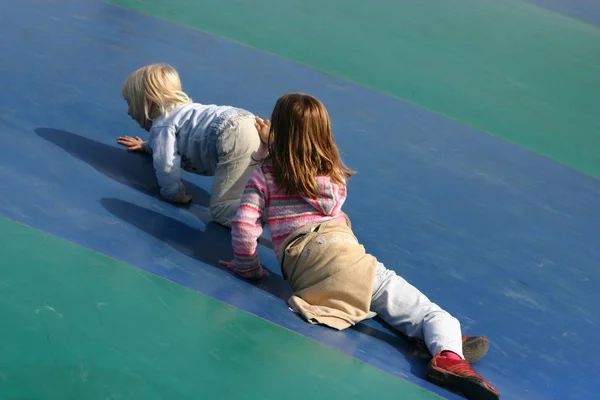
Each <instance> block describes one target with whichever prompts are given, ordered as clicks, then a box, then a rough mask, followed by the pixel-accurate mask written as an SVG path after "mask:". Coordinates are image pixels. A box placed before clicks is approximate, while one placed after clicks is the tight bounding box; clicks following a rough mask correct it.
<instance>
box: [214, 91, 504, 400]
mask: <svg viewBox="0 0 600 400" xmlns="http://www.w3.org/2000/svg"><path fill="white" fill-rule="evenodd" d="M271 119H272V122H269V121H260V120H257V128H258V129H259V130H261V132H262V134H264V135H266V134H267V133H268V134H269V143H270V146H269V154H268V156H267V157H266V158H265V159H264V161H263V162H262V163H261V164H260V166H259V167H257V168H256V169H255V170H254V171H253V173H252V174H251V176H250V179H249V181H248V183H247V185H246V189H245V191H244V195H243V196H242V199H241V204H240V207H239V208H238V211H237V214H236V216H235V218H234V219H233V224H232V245H233V252H234V260H233V261H229V262H224V261H222V262H221V263H222V264H224V265H226V266H227V267H228V268H229V269H231V270H232V271H234V272H236V273H237V274H239V275H241V276H242V277H245V278H248V279H260V278H262V277H263V276H265V275H266V270H264V269H263V268H262V266H261V264H260V262H259V259H258V255H257V239H258V238H259V237H260V235H261V233H262V229H263V227H262V223H261V221H262V219H263V217H266V219H267V222H268V224H269V228H270V230H271V234H272V239H273V247H274V250H275V251H276V253H277V256H278V258H279V261H280V264H281V270H282V273H283V276H284V278H285V279H286V280H287V281H288V282H289V283H290V285H291V287H292V290H293V293H294V294H293V296H292V297H291V298H290V299H289V300H288V304H289V305H290V307H291V308H292V309H293V310H294V311H295V312H297V313H299V314H300V315H302V316H303V317H304V318H305V319H306V320H307V321H308V322H310V323H314V324H323V325H326V326H329V327H332V328H335V329H340V330H341V329H345V328H347V327H349V326H351V325H353V324H356V323H358V322H360V321H361V320H363V319H365V318H367V317H368V315H369V312H370V311H371V312H375V313H377V314H378V315H379V316H380V317H381V318H382V319H383V320H384V321H386V322H387V323H388V324H390V325H391V326H392V327H394V328H395V329H397V330H398V331H400V332H402V333H403V334H405V335H408V336H409V337H412V338H416V339H419V340H423V341H424V343H425V344H426V346H427V348H428V349H429V351H430V353H431V354H432V355H433V357H432V360H431V361H430V364H429V369H428V379H430V380H431V381H432V382H434V383H436V384H439V385H445V386H452V387H455V388H457V389H458V390H460V391H461V392H462V393H463V394H464V395H465V396H466V397H467V398H469V399H477V400H497V399H499V398H500V395H499V392H498V391H497V390H496V389H495V388H494V387H493V386H492V385H491V384H490V383H489V382H488V381H486V380H485V379H484V378H482V377H481V376H480V375H479V374H477V372H475V371H474V370H473V369H472V368H471V366H470V365H469V363H468V362H467V361H466V360H465V358H464V355H463V346H464V345H465V343H464V340H465V338H464V337H462V335H461V328H460V323H459V322H458V320H457V319H456V318H454V317H452V316H451V315H450V314H448V313H447V312H446V311H444V310H442V309H441V308H440V307H439V306H438V305H436V304H434V303H432V302H431V301H430V300H429V299H428V298H427V297H426V296H425V295H424V294H422V293H421V292H420V291H419V290H417V289H416V288H415V287H413V286H411V285H410V284H409V283H408V282H406V281H405V280H404V279H403V278H401V277H400V276H397V275H396V273H395V272H394V271H392V270H388V269H386V268H385V267H384V266H383V264H381V263H380V262H378V261H377V259H376V258H375V257H373V256H372V255H370V254H368V253H366V252H365V249H364V247H363V246H362V245H360V244H359V243H358V241H357V239H356V237H355V236H354V234H353V232H352V229H351V227H350V221H349V219H348V217H347V216H346V214H344V212H342V205H343V204H344V201H345V200H346V181H347V179H348V178H350V176H352V175H353V174H354V172H353V171H351V170H350V169H348V168H347V167H346V166H345V165H344V163H343V162H342V160H341V158H340V155H339V151H338V149H337V146H336V144H335V142H334V139H333V134H332V131H331V123H330V119H329V115H328V114H327V111H326V109H325V107H324V106H323V104H321V102H320V101H319V100H317V99H316V98H314V97H311V96H309V95H305V94H300V93H294V94H288V95H285V96H283V97H281V98H280V99H279V100H278V101H277V104H276V105H275V108H274V110H273V114H272V117H271Z"/></svg>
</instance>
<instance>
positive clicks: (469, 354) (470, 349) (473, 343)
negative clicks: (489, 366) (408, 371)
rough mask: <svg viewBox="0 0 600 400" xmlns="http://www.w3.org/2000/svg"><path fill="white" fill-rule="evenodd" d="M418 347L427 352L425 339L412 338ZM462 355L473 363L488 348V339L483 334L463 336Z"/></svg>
mask: <svg viewBox="0 0 600 400" xmlns="http://www.w3.org/2000/svg"><path fill="white" fill-rule="evenodd" d="M414 340H415V341H416V344H417V346H418V347H419V348H421V349H422V350H424V351H426V352H427V353H429V350H427V346H426V345H425V341H423V340H422V339H414ZM462 345H463V355H464V356H465V360H467V362H468V363H469V364H473V363H475V362H477V361H479V360H481V359H482V358H483V357H484V356H485V355H486V354H487V352H488V350H489V349H490V341H489V339H488V338H486V337H485V336H463V337H462Z"/></svg>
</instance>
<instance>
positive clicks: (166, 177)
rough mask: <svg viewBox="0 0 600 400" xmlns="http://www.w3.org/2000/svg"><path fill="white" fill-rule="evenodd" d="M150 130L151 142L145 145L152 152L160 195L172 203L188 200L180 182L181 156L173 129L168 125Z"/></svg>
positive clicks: (189, 198)
mask: <svg viewBox="0 0 600 400" xmlns="http://www.w3.org/2000/svg"><path fill="white" fill-rule="evenodd" d="M152 131H153V132H152V135H151V137H152V139H151V142H150V143H148V144H147V145H146V147H147V148H150V149H149V152H150V153H151V154H152V160H153V165H154V170H155V171H156V179H157V180H158V185H159V186H160V195H161V196H162V198H163V199H165V200H167V201H170V202H173V203H187V202H189V201H190V200H191V197H190V196H188V195H186V194H185V187H184V186H183V183H181V156H180V155H179V152H178V151H177V141H176V139H175V131H174V130H173V129H172V128H169V127H156V128H152Z"/></svg>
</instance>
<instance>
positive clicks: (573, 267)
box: [0, 0, 600, 400]
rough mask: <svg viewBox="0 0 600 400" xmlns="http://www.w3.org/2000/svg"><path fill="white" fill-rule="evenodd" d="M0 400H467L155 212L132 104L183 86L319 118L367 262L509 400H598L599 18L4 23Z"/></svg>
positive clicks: (196, 183)
mask: <svg viewBox="0 0 600 400" xmlns="http://www.w3.org/2000/svg"><path fill="white" fill-rule="evenodd" d="M0 35H2V37H3V38H4V40H2V41H1V42H0V50H1V51H0V61H1V62H0V65H1V68H2V72H3V73H2V74H1V75H0V88H2V96H0V143H1V144H2V145H1V146H0V188H1V189H0V243H2V245H1V247H2V252H1V254H2V260H1V261H0V317H1V318H2V321H3V323H2V324H1V326H0V400H4V399H10V400H17V399H19V400H24V399H28V400H30V399H31V400H33V399H36V400H37V399H43V400H46V399H57V400H58V399H60V400H70V399H103V400H105V399H113V400H116V399H199V398H200V399H203V398H207V399H280V398H282V396H283V397H287V398H290V399H305V398H315V399H354V398H356V399H379V398H381V399H397V398H402V399H411V400H412V399H415V400H421V399H422V400H428V399H439V398H444V399H450V400H454V399H460V398H461V397H460V396H458V395H457V394H454V393H452V392H449V391H447V390H445V389H443V388H439V387H437V386H435V385H432V384H430V383H428V382H427V381H425V371H426V366H427V362H428V359H427V356H426V355H424V354H422V353H420V352H419V351H418V350H417V349H416V348H414V347H413V346H412V345H411V344H409V343H408V342H407V341H406V340H405V339H403V338H401V337H398V336H397V335H396V334H395V333H394V332H393V331H391V330H390V329H388V327H386V326H385V325H384V324H382V323H381V322H380V321H378V320H377V319H373V320H368V321H365V322H363V323H361V324H359V325H357V326H356V327H354V328H352V329H348V330H346V331H342V332H337V331H333V330H330V329H327V328H324V327H321V326H314V325H309V324H307V323H306V322H304V321H303V320H301V319H300V318H298V317H297V316H296V315H295V314H293V313H292V312H291V311H290V310H289V309H288V307H287V305H286V303H285V300H286V299H287V298H288V296H289V295H290V291H289V288H288V286H287V284H286V283H285V281H284V280H283V278H282V277H281V275H280V271H279V269H278V265H277V261H276V259H275V256H274V254H272V250H271V249H270V248H269V247H268V246H264V245H261V247H260V255H261V259H262V260H263V262H264V264H265V265H266V266H267V268H269V270H270V271H271V272H272V273H271V276H270V277H269V279H268V280H267V281H265V282H262V283H261V284H252V283H249V282H246V281H244V280H241V279H239V278H237V277H235V276H233V275H231V274H230V273H228V272H227V271H225V270H224V269H222V268H221V267H220V266H219V264H218V260H220V259H229V258H230V257H231V246H230V234H229V232H228V231H227V230H226V229H224V228H222V227H220V226H218V225H216V224H214V223H213V222H211V221H210V218H209V215H208V208H207V207H208V199H209V192H210V187H211V180H210V179H206V178H202V177H198V176H192V175H189V174H187V175H185V185H186V188H187V189H188V191H189V192H190V193H191V194H192V196H193V198H194V201H193V204H192V205H191V206H190V207H177V206H174V205H171V204H167V203H165V202H163V201H161V200H160V199H159V196H158V187H157V184H156V180H155V178H154V174H153V170H152V165H151V160H149V159H148V157H145V156H144V155H137V154H130V153H128V152H127V151H125V150H124V149H123V148H121V147H120V146H119V145H118V144H117V143H116V138H117V137H118V136H122V135H132V136H135V135H140V136H143V134H144V132H143V131H141V130H140V129H139V127H137V126H136V125H135V123H134V122H132V121H131V120H130V119H129V117H128V116H127V107H126V104H125V102H124V101H123V99H122V98H121V84H122V82H123V80H124V78H125V77H126V76H127V74H129V73H130V72H131V71H133V70H135V69H136V68H138V67H140V66H143V65H145V64H149V63H153V62H167V63H170V64H171V65H173V66H175V67H176V68H177V69H178V71H179V72H180V74H181V77H182V81H183V84H184V89H185V90H186V92H187V93H188V94H189V95H190V96H191V97H192V98H193V99H194V100H196V101H198V102H203V103H215V104H232V105H235V106H239V107H242V108H245V109H248V110H250V111H252V112H254V113H255V114H257V115H260V116H262V117H265V118H268V117H269V115H270V111H271V109H272V107H273V105H274V103H275V100H276V99H277V98H278V97H279V96H280V95H282V94H284V93H286V92H291V91H302V92H307V93H310V94H312V95H315V96H317V97H318V98H319V99H321V100H322V101H323V103H324V104H325V106H326V107H327V108H328V110H329V112H330V114H331V117H332V121H333V125H334V133H335V135H336V140H337V141H338V143H339V145H340V148H341V151H342V153H343V157H344V160H345V162H346V163H347V164H348V166H349V167H351V168H353V169H356V170H358V175H356V177H354V178H353V179H352V182H351V184H350V188H349V198H348V201H347V205H346V207H345V211H346V212H347V213H348V214H349V215H350V217H351V218H352V221H353V227H354V229H355V232H356V234H357V236H358V238H359V239H360V240H361V242H362V243H363V244H364V245H365V247H366V248H367V250H368V251H369V252H370V253H372V254H374V255H375V256H376V257H377V258H378V259H379V260H380V261H382V262H383V263H384V264H386V266H387V267H388V268H392V269H394V270H396V271H397V272H398V273H399V274H401V275H402V276H404V277H405V278H406V279H407V280H408V281H409V282H411V283H413V284H414V285H415V286H417V287H418V288H419V289H421V290H422V291H423V292H424V293H425V294H427V295H428V296H429V297H430V298H431V299H432V300H434V301H435V302H437V303H439V304H440V305H442V307H443V308H445V309H447V310H448V311H449V312H450V313H452V314H453V315H455V316H456V317H457V318H458V319H459V320H460V321H461V323H462V327H463V330H464V333H465V334H468V335H486V336H488V337H489V338H490V340H491V341H492V346H491V348H490V352H489V354H488V355H487V356H486V357H485V358H484V359H482V360H481V361H480V362H478V363H477V364H476V365H475V368H476V370H477V371H478V372H480V373H481V374H482V375H483V376H485V377H486V378H488V379H489V380H490V381H491V382H492V383H493V384H494V385H495V386H496V387H497V388H498V389H499V390H500V391H501V393H502V398H503V399H511V400H513V399H514V400H519V399H524V400H537V399H540V400H541V399H544V400H546V399H559V400H570V399H573V400H582V399H594V398H596V397H597V393H598V392H599V391H600V382H599V381H598V379H597V371H598V370H600V361H598V360H599V359H598V357H597V354H598V353H600V346H599V345H598V341H597V339H596V338H597V337H598V336H599V335H600V313H598V311H597V309H596V307H597V306H598V304H600V293H599V291H598V282H599V280H600V269H599V264H600V224H599V223H598V221H600V180H599V178H600V133H599V132H600V119H598V118H597V117H595V115H597V112H598V110H599V109H600V97H599V96H598V95H597V93H599V92H600V4H598V3H597V2H595V1H593V0H572V1H567V0H531V1H518V0H447V1H444V2H435V3H434V2H417V1H397V0H372V1H370V2H357V1H348V0H346V1H342V0H320V1H317V0H304V1H302V2H292V1H276V0H257V1H253V2H241V1H237V0H219V1H213V2H200V1H194V0H168V1H167V0H137V1H135V0H111V1H101V0H29V1H27V2H24V1H19V0H3V1H2V2H0Z"/></svg>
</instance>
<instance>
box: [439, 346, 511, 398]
mask: <svg viewBox="0 0 600 400" xmlns="http://www.w3.org/2000/svg"><path fill="white" fill-rule="evenodd" d="M427 379H428V380H429V381H430V382H432V383H435V384H436V385H439V386H448V387H452V388H455V389H458V390H459V391H460V392H461V393H462V394H463V395H464V396H465V397H466V398H467V399H469V400H499V399H500V392H498V390H497V389H496V388H495V387H494V386H492V384H491V383H489V382H488V381H486V380H485V379H484V378H482V377H481V375H479V374H478V373H477V372H475V371H474V370H473V368H471V366H470V365H469V363H468V362H467V361H466V360H453V359H450V358H447V357H446V356H443V355H441V354H438V355H436V356H435V357H433V359H432V360H431V362H430V363H429V371H428V374H427Z"/></svg>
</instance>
